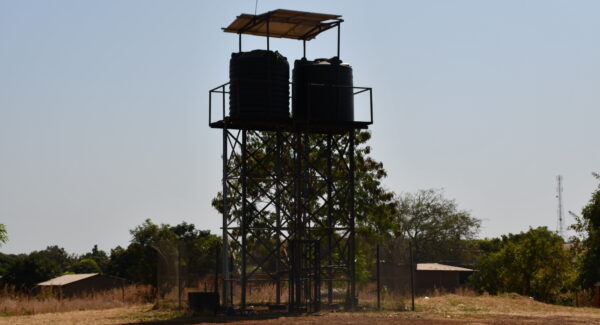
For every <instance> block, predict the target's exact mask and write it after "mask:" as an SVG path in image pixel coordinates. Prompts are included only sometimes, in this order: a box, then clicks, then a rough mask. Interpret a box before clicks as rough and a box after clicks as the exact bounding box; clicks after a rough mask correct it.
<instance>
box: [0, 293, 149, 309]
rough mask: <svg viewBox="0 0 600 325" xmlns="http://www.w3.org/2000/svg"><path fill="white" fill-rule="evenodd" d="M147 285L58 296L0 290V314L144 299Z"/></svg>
mask: <svg viewBox="0 0 600 325" xmlns="http://www.w3.org/2000/svg"><path fill="white" fill-rule="evenodd" d="M151 297H152V294H151V289H150V288H149V287H147V286H129V287H126V288H125V289H124V290H121V289H115V290H111V291H106V292H102V293H95V294H93V295H91V294H90V295H86V296H82V297H74V298H68V299H59V298H57V297H55V296H52V295H49V294H40V295H38V296H33V297H32V296H30V295H26V294H19V293H15V292H13V291H9V290H4V291H3V292H2V293H0V315H5V316H7V315H33V314H40V313H56V312H66V311H73V310H89V309H107V308H115V307H123V306H129V305H134V304H135V305H139V304H144V303H148V302H149V301H150V300H151V299H152V298H151Z"/></svg>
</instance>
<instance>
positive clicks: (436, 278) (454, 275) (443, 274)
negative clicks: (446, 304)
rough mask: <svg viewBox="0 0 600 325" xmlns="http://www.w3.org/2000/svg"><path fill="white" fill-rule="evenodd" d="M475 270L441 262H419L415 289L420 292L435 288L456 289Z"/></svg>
mask: <svg viewBox="0 0 600 325" xmlns="http://www.w3.org/2000/svg"><path fill="white" fill-rule="evenodd" d="M471 273H473V270H471V269H467V268H464V267H458V266H452V265H445V264H439V263H419V264H417V270H416V272H415V290H416V291H417V292H418V293H424V292H426V291H430V290H433V289H435V288H437V289H441V290H446V291H454V290H456V289H457V288H458V287H460V286H462V285H463V284H465V281H466V279H467V277H468V276H469V275H471Z"/></svg>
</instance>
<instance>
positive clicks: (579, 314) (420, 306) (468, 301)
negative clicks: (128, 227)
mask: <svg viewBox="0 0 600 325" xmlns="http://www.w3.org/2000/svg"><path fill="white" fill-rule="evenodd" d="M255 289H256V290H255ZM273 290H274V288H271V287H265V288H262V289H260V288H253V289H252V295H253V296H254V295H255V296H254V298H255V299H256V300H257V301H258V300H261V299H264V300H270V299H271V297H272V295H273ZM363 290H364V291H361V295H362V298H361V302H360V303H361V305H362V306H364V305H365V303H366V302H371V301H372V298H373V297H372V296H373V295H372V294H373V292H372V290H371V289H370V288H368V287H365V288H363ZM386 297H387V298H388V300H387V301H388V303H390V304H391V303H393V302H394V301H393V300H392V298H398V297H392V296H391V295H390V296H386ZM94 299H96V298H94ZM63 302H65V300H63ZM69 302H70V303H72V304H73V305H74V306H65V305H66V303H65V305H61V306H57V307H52V308H54V310H72V309H81V308H93V309H94V310H87V311H81V310H77V311H71V312H51V311H52V308H47V311H46V312H47V313H44V314H36V315H29V316H5V317H0V324H124V323H125V324H135V323H145V324H205V323H221V322H222V323H229V322H235V323H239V324H240V325H249V324H282V325H283V324H285V325H296V324H298V325H300V324H324V325H340V324H357V325H358V324H369V323H370V324H383V325H392V324H411V325H414V324H417V325H420V324H473V325H475V324H490V325H491V324H540V325H542V324H543V325H559V324H600V309H595V308H574V307H565V306H556V305H548V304H544V303H541V302H538V301H534V300H533V299H530V298H528V297H523V296H519V295H516V294H506V295H501V296H489V295H476V294H474V293H473V292H471V291H468V290H465V291H459V292H457V294H443V293H442V292H432V293H431V295H430V296H428V297H419V298H417V300H416V306H417V311H416V312H407V311H398V309H396V310H384V311H381V312H373V311H359V312H324V313H321V314H318V315H314V314H313V315H303V316H297V317H286V316H285V315H283V314H276V315H274V314H271V315H263V316H258V317H234V318H231V317H225V316H218V317H210V316H203V317H191V316H189V315H185V312H178V311H175V310H169V309H156V308H153V305H150V304H140V305H127V303H135V302H134V300H131V302H126V303H125V306H122V305H121V306H122V307H118V308H110V309H102V310H98V309H100V308H107V307H110V301H109V299H104V300H100V301H96V303H98V302H100V305H94V301H93V300H92V301H88V302H83V301H80V300H70V301H69ZM55 303H56V302H55ZM113 303H114V304H115V305H117V306H119V304H122V302H113ZM396 304H398V303H397V302H396ZM402 304H406V303H405V302H404V303H402ZM38 307H40V306H39V305H38ZM75 307H76V308H75Z"/></svg>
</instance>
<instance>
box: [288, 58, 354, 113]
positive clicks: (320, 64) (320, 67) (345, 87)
mask: <svg viewBox="0 0 600 325" xmlns="http://www.w3.org/2000/svg"><path fill="white" fill-rule="evenodd" d="M292 78H293V86H292V115H293V117H294V119H298V120H307V119H308V120H311V121H319V122H351V121H354V96H353V94H352V92H353V89H352V86H353V81H352V67H350V65H348V64H345V63H342V62H341V61H340V60H339V59H338V58H337V57H334V58H331V59H317V60H315V61H308V60H306V59H302V60H296V62H295V63H294V72H293V76H292Z"/></svg>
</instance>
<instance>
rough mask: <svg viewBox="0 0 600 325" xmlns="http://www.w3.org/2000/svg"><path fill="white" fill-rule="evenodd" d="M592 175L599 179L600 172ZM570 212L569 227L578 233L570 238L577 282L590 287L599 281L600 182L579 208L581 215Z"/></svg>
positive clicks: (583, 286) (584, 286)
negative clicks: (588, 198)
mask: <svg viewBox="0 0 600 325" xmlns="http://www.w3.org/2000/svg"><path fill="white" fill-rule="evenodd" d="M592 175H593V176H594V177H595V178H596V179H598V180H599V181H600V174H598V173H592ZM571 214H572V215H573V216H574V217H575V224H573V225H572V226H571V228H572V229H574V230H575V231H576V232H577V233H578V234H579V237H574V238H572V241H573V242H574V244H575V248H576V250H577V252H578V260H577V262H578V263H577V266H578V279H577V280H578V281H577V282H578V284H579V285H580V286H581V287H582V288H591V287H592V286H593V285H594V284H595V283H596V282H598V281H600V184H598V187H597V188H596V190H595V191H594V192H593V193H592V196H591V198H590V201H589V202H588V204H587V205H586V206H584V207H583V209H582V210H581V216H578V215H576V214H574V213H571Z"/></svg>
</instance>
